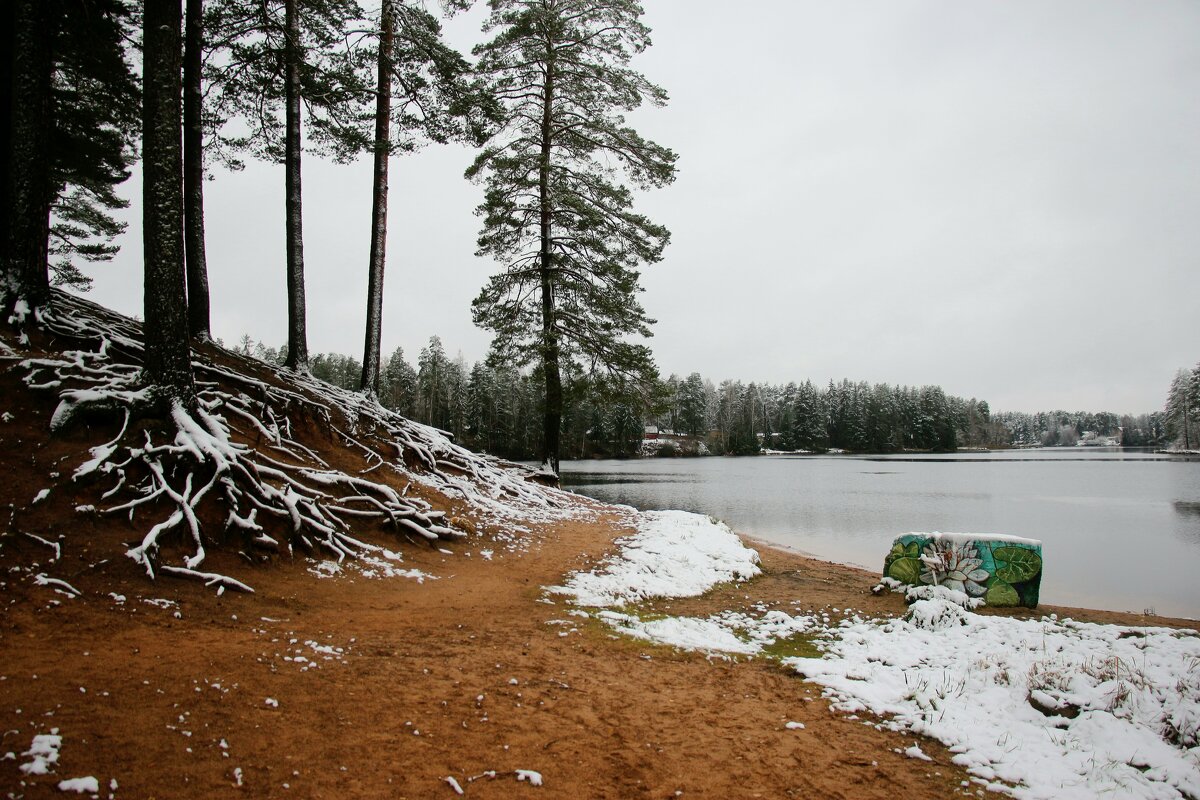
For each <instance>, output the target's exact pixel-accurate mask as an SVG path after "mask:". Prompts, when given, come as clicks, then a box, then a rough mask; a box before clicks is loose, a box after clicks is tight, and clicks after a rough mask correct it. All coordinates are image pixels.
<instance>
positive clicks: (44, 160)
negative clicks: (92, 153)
mask: <svg viewBox="0 0 1200 800" xmlns="http://www.w3.org/2000/svg"><path fill="white" fill-rule="evenodd" d="M12 13H13V22H14V24H13V30H12V34H11V35H12V83H11V86H12V89H11V91H12V93H11V95H10V102H11V104H12V116H11V117H10V120H11V121H9V122H6V123H5V124H6V125H10V126H11V133H10V134H9V135H10V137H11V138H10V139H9V145H10V146H9V147H8V148H7V149H6V150H5V151H4V154H3V157H4V158H6V159H9V162H8V167H7V170H8V174H7V180H8V181H9V183H8V185H7V186H6V187H5V188H6V189H7V190H8V192H7V194H8V196H7V199H6V203H7V211H8V212H9V213H8V215H7V230H6V238H5V242H4V263H3V267H2V274H0V279H2V283H0V300H3V303H4V306H5V309H4V310H6V311H7V310H9V309H11V307H12V303H13V302H14V301H15V300H17V299H24V300H25V302H26V303H28V305H29V307H30V309H35V308H39V307H46V306H48V305H49V303H50V274H49V267H48V264H47V245H48V241H49V238H50V206H51V202H52V200H53V196H54V192H53V186H52V185H51V183H50V141H51V138H52V136H51V128H52V118H51V113H52V108H51V101H50V77H51V72H52V69H53V60H52V56H51V43H52V20H51V15H50V5H49V3H47V2H45V0H17V2H16V3H15V4H14V8H13V9H12Z"/></svg>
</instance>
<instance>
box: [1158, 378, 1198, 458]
mask: <svg viewBox="0 0 1200 800" xmlns="http://www.w3.org/2000/svg"><path fill="white" fill-rule="evenodd" d="M1196 371H1197V372H1200V365H1197V370H1196ZM1193 374H1194V373H1192V372H1189V371H1188V370H1184V369H1181V370H1179V371H1178V372H1177V373H1175V378H1174V379H1173V380H1172V381H1171V388H1170V390H1169V391H1168V392H1167V405H1166V409H1165V414H1166V424H1167V436H1168V438H1170V439H1172V440H1173V441H1174V442H1175V444H1176V445H1177V446H1179V445H1182V446H1183V449H1184V450H1191V449H1192V447H1193V446H1194V445H1195V444H1196V430H1195V425H1196V412H1197V410H1198V409H1200V402H1197V399H1200V398H1194V397H1193V392H1192V383H1193ZM1196 382H1197V383H1200V378H1198V379H1197V381H1196ZM1196 394H1200V391H1197V392H1196Z"/></svg>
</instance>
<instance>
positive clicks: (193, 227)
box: [183, 0, 212, 341]
mask: <svg viewBox="0 0 1200 800" xmlns="http://www.w3.org/2000/svg"><path fill="white" fill-rule="evenodd" d="M186 1H187V29H186V31H187V32H186V37H187V38H186V39H185V41H184V44H183V198H184V215H183V223H184V236H183V240H184V250H185V252H186V256H187V303H188V331H189V332H190V333H191V335H192V338H194V339H198V340H200V341H208V340H209V339H211V338H212V333H211V330H210V327H209V326H210V322H209V304H208V260H207V258H206V256H205V252H204V129H203V125H202V121H201V118H200V117H201V104H202V103H203V95H202V91H201V85H200V62H201V55H202V53H201V48H202V47H203V38H202V37H203V31H202V29H201V25H202V23H201V18H202V17H203V15H204V0H186Z"/></svg>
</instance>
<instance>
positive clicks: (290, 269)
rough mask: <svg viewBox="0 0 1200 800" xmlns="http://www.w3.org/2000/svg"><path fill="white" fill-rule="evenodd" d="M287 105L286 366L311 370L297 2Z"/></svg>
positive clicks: (289, 7)
mask: <svg viewBox="0 0 1200 800" xmlns="http://www.w3.org/2000/svg"><path fill="white" fill-rule="evenodd" d="M284 26H285V28H286V30H285V32H284V38H285V44H284V62H285V65H284V66H285V69H286V76H285V78H284V83H285V105H286V113H285V116H286V120H285V121H286V125H287V132H286V133H285V137H284V157H283V171H284V181H285V187H284V205H285V208H286V220H285V223H284V224H285V225H286V227H287V245H286V247H287V297H288V353H287V362H286V366H288V367H290V368H292V369H294V370H300V371H305V372H306V371H308V333H307V331H306V328H305V310H304V225H303V222H302V220H301V214H300V212H301V207H302V202H301V195H300V152H301V144H300V59H301V49H300V19H299V17H298V16H297V13H296V0H286V3H285V5H284Z"/></svg>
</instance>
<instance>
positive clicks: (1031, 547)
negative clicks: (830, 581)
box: [883, 532, 1042, 608]
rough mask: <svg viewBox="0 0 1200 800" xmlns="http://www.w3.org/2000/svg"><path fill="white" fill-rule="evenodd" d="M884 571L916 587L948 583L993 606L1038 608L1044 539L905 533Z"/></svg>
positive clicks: (949, 586) (885, 561) (898, 539)
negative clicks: (1040, 540) (1041, 540)
mask: <svg viewBox="0 0 1200 800" xmlns="http://www.w3.org/2000/svg"><path fill="white" fill-rule="evenodd" d="M883 575H884V577H886V578H892V579H894V580H897V581H900V582H901V583H906V584H910V585H913V586H920V585H932V586H945V587H947V588H949V589H955V590H957V591H960V592H965V593H966V594H967V595H968V596H970V597H979V598H982V599H983V600H984V602H985V603H986V604H987V605H989V606H1027V607H1028V608H1037V604H1038V591H1039V589H1040V587H1041V583H1042V543H1041V542H1039V541H1037V540H1036V539H1023V538H1021V537H1019V536H998V535H994V534H977V533H936V532H935V533H906V534H904V535H903V536H899V537H897V538H896V540H895V541H894V542H893V543H892V550H891V552H890V553H888V555H887V558H886V559H884V562H883Z"/></svg>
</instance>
